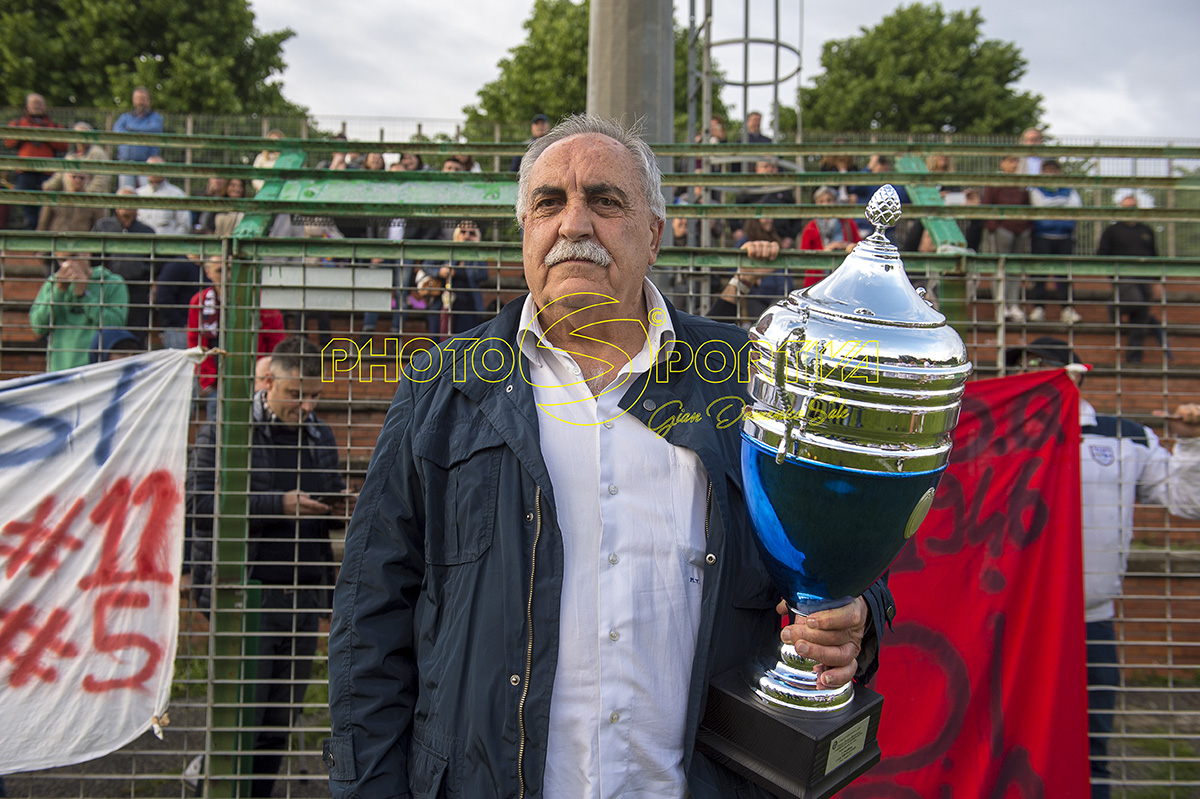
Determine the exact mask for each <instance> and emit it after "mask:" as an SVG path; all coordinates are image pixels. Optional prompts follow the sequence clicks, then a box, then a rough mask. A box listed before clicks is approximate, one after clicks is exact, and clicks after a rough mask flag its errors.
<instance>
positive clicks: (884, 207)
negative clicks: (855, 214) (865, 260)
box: [866, 183, 900, 238]
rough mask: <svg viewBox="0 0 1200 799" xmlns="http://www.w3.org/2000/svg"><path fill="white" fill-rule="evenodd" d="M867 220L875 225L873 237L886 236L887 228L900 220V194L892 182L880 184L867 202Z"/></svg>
mask: <svg viewBox="0 0 1200 799" xmlns="http://www.w3.org/2000/svg"><path fill="white" fill-rule="evenodd" d="M866 213H867V221H868V222H870V223H871V224H872V225H874V226H875V232H874V233H872V234H871V236H872V237H875V236H879V237H880V238H883V237H884V230H885V229H886V228H890V227H894V226H895V224H896V223H897V222H899V221H900V195H899V194H897V193H896V189H895V188H894V187H893V186H892V184H890V183H885V184H883V185H882V186H880V187H879V188H878V189H877V190H876V192H875V194H873V195H872V196H871V201H870V202H868V203H867V212H866Z"/></svg>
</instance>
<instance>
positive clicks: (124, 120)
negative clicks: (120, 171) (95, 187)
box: [113, 86, 163, 189]
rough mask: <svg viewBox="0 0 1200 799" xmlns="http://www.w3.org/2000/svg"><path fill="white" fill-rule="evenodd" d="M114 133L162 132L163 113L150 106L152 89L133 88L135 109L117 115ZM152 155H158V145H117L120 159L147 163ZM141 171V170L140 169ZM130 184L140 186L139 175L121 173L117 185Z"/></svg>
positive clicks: (120, 186)
mask: <svg viewBox="0 0 1200 799" xmlns="http://www.w3.org/2000/svg"><path fill="white" fill-rule="evenodd" d="M113 132H114V133H162V132H163V118H162V114H160V113H158V112H157V111H154V110H152V109H151V108H150V90H149V89H147V88H146V87H145V86H138V87H137V88H136V89H134V90H133V110H132V111H126V112H125V113H124V114H121V116H119V117H117V122H116V124H114V125H113ZM152 155H158V148H157V147H147V146H144V145H141V144H121V145H118V146H117V160H118V161H137V162H139V163H145V162H146V159H147V158H149V157H150V156H152ZM139 171H140V170H139ZM126 186H128V187H129V188H131V189H135V188H137V186H138V178H137V175H121V176H120V177H119V178H118V179H117V187H118V188H124V187H126Z"/></svg>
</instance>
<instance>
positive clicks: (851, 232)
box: [800, 186, 862, 286]
mask: <svg viewBox="0 0 1200 799" xmlns="http://www.w3.org/2000/svg"><path fill="white" fill-rule="evenodd" d="M813 202H814V203H816V204H817V205H834V204H835V203H837V192H836V191H835V190H834V189H832V188H830V187H829V186H820V187H818V188H817V190H816V191H814V192H813ZM861 240H862V236H861V235H859V232H858V225H857V224H856V223H855V221H854V220H853V219H814V220H812V221H811V222H809V223H808V224H807V225H805V226H804V230H803V231H802V232H801V233H800V249H802V250H825V251H826V252H849V251H850V250H852V249H853V248H854V245H855V244H857V243H858V242H860V241H861ZM823 277H825V272H824V270H821V269H809V270H807V271H806V272H805V273H804V285H805V286H811V285H813V284H814V283H816V282H817V281H819V280H820V279H821V278H823Z"/></svg>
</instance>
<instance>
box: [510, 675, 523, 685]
mask: <svg viewBox="0 0 1200 799" xmlns="http://www.w3.org/2000/svg"><path fill="white" fill-rule="evenodd" d="M508 681H509V682H510V683H512V684H513V685H520V684H521V677H520V675H518V674H514V675H513V676H511V677H509V678H508Z"/></svg>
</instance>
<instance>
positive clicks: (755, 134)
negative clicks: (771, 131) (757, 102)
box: [746, 111, 771, 144]
mask: <svg viewBox="0 0 1200 799" xmlns="http://www.w3.org/2000/svg"><path fill="white" fill-rule="evenodd" d="M746 141H748V142H750V143H751V144H770V143H771V137H770V136H764V135H763V132H762V114H761V113H760V112H758V111H751V112H750V113H749V114H748V115H747V116H746Z"/></svg>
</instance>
